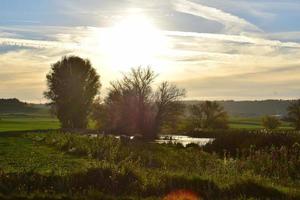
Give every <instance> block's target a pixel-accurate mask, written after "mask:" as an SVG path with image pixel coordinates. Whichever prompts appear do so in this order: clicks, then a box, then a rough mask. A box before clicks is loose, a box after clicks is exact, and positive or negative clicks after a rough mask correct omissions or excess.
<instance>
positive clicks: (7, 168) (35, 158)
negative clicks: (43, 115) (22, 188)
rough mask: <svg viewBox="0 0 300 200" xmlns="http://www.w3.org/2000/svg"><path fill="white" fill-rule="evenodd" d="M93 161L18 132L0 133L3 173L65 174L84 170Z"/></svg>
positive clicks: (0, 167) (0, 163) (0, 164)
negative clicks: (46, 144) (41, 142)
mask: <svg viewBox="0 0 300 200" xmlns="http://www.w3.org/2000/svg"><path fill="white" fill-rule="evenodd" d="M94 164H95V163H93V161H91V160H90V159H87V158H81V157H76V156H74V155H69V154H66V153H65V152H62V151H58V150H57V149H54V148H51V147H49V146H45V145H42V144H40V143H38V142H37V141H33V140H32V139H30V138H28V137H25V136H24V135H20V134H12V133H9V134H1V135H0V169H1V170H2V171H3V172H5V173H15V172H22V173H27V172H35V173H40V174H60V175H63V174H67V173H73V172H78V171H82V170H86V169H87V168H89V167H91V166H93V165H94Z"/></svg>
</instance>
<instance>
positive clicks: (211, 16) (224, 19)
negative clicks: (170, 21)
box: [173, 0, 261, 34]
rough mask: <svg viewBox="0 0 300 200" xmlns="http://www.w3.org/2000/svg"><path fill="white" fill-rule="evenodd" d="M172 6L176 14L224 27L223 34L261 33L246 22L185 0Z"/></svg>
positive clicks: (177, 1) (177, 0) (218, 10)
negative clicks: (195, 17) (187, 15)
mask: <svg viewBox="0 0 300 200" xmlns="http://www.w3.org/2000/svg"><path fill="white" fill-rule="evenodd" d="M173 6H174V9H175V10H176V11H178V12H182V13H187V14H191V15H195V16H199V17H202V18H205V19H208V20H212V21H216V22H219V23H221V24H223V25H224V26H225V29H224V32H226V33H232V34H234V33H240V32H243V31H245V32H249V31H250V32H261V30H260V29H259V28H258V27H256V26H255V25H253V24H251V23H249V22H247V21H246V20H244V19H242V18H240V17H238V16H235V15H232V14H230V13H227V12H224V11H222V10H220V9H217V8H213V7H209V6H204V5H202V4H198V3H194V2H191V1H187V0H176V1H174V3H173Z"/></svg>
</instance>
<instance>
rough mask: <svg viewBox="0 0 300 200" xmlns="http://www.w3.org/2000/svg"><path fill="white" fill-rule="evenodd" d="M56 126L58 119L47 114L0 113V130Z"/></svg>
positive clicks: (53, 127) (37, 128)
mask: <svg viewBox="0 0 300 200" xmlns="http://www.w3.org/2000/svg"><path fill="white" fill-rule="evenodd" d="M57 128H59V122H58V120H57V119H56V118H53V117H51V116H49V115H22V114H20V115H16V114H14V115H0V132H6V131H30V130H47V129H57Z"/></svg>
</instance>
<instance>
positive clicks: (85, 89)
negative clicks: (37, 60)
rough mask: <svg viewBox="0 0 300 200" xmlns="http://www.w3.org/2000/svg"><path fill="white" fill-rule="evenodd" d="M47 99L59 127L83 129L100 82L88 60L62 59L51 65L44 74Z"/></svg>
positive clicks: (77, 58) (74, 57)
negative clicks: (58, 122)
mask: <svg viewBox="0 0 300 200" xmlns="http://www.w3.org/2000/svg"><path fill="white" fill-rule="evenodd" d="M47 85H48V90H47V91H46V92H45V93H44V95H45V97H46V98H47V99H49V100H50V101H51V102H50V105H51V106H52V108H53V110H54V112H55V114H56V115H57V117H58V119H59V120H60V122H61V125H62V128H86V127H87V116H88V114H89V112H90V109H91V105H92V103H93V100H94V97H95V96H96V95H97V93H98V91H99V88H100V86H101V85H100V82H99V76H98V75H97V72H96V70H95V69H94V68H93V67H92V65H91V63H90V61H89V60H84V59H82V58H80V57H76V56H69V57H63V58H62V59H61V60H60V61H58V62H56V63H55V64H53V65H52V66H51V70H50V72H49V74H48V75H47Z"/></svg>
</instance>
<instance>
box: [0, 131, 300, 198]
mask: <svg viewBox="0 0 300 200" xmlns="http://www.w3.org/2000/svg"><path fill="white" fill-rule="evenodd" d="M272 152H273V153H275V154H276V155H278V156H279V157H278V158H276V160H274V157H273V156H272V154H273V153H272ZM290 153H291V152H282V150H281V149H271V153H269V152H268V151H256V152H253V154H251V155H249V156H247V155H246V154H245V155H244V156H242V157H240V158H234V157H232V158H230V157H228V158H222V157H219V156H217V155H216V154H210V153H207V152H204V151H202V150H201V149H199V148H196V147H189V148H182V147H180V146H176V145H159V144H152V143H144V142H132V143H131V142H130V143H122V142H120V141H119V140H117V139H115V138H113V137H99V138H89V137H87V136H80V135H76V134H62V133H56V132H52V133H39V134H32V133H28V134H16V133H14V134H12V133H10V134H6V133H3V134H0V155H1V157H0V159H1V160H0V197H3V196H5V197H7V198H11V199H14V198H18V199H93V200H94V199H116V198H118V199H145V198H148V199H162V198H163V197H165V196H166V195H167V194H170V193H172V192H174V191H178V190H183V189H184V190H186V191H190V192H194V193H195V194H197V195H200V196H202V197H203V199H228V200H229V199H239V200H246V199H249V200H250V199H251V200H254V199H282V200H284V199H291V200H293V199H295V200H296V199H299V197H300V190H299V187H300V182H299V175H300V174H299V170H297V168H295V166H297V165H299V157H298V155H297V154H291V155H292V157H289V156H286V154H287V155H290ZM258 161H259V162H258ZM286 162H288V163H289V168H285V167H282V166H284V164H283V163H286ZM1 195H2V196H1Z"/></svg>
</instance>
